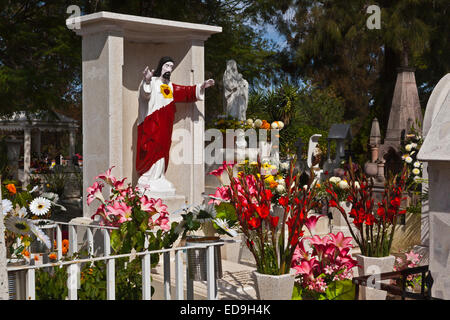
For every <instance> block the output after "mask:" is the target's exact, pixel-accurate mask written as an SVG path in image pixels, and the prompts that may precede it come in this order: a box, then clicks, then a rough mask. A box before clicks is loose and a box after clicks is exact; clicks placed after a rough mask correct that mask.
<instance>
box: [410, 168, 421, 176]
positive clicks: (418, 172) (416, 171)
mask: <svg viewBox="0 0 450 320" xmlns="http://www.w3.org/2000/svg"><path fill="white" fill-rule="evenodd" d="M412 173H414V174H415V175H416V176H417V175H419V174H420V170H419V169H417V168H414V169H413V170H412Z"/></svg>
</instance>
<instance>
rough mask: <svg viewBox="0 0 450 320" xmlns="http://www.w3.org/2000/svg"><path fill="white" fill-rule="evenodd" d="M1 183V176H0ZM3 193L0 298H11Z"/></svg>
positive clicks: (0, 220) (0, 232)
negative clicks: (7, 269) (7, 267)
mask: <svg viewBox="0 0 450 320" xmlns="http://www.w3.org/2000/svg"><path fill="white" fill-rule="evenodd" d="M0 185H1V178H0ZM2 212H3V207H2V194H1V192H0V300H8V299H9V288H8V272H7V271H6V264H7V262H6V246H5V225H4V223H3V213H2Z"/></svg>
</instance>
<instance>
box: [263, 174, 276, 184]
mask: <svg viewBox="0 0 450 320" xmlns="http://www.w3.org/2000/svg"><path fill="white" fill-rule="evenodd" d="M265 180H266V182H268V183H273V182H275V179H274V178H273V175H268V176H267V177H266V179H265Z"/></svg>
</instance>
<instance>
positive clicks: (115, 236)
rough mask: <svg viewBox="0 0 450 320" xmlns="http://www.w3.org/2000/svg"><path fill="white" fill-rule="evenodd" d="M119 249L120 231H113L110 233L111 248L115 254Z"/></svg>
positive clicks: (120, 245)
mask: <svg viewBox="0 0 450 320" xmlns="http://www.w3.org/2000/svg"><path fill="white" fill-rule="evenodd" d="M121 247H122V239H121V234H120V231H119V230H113V231H112V232H111V248H113V250H114V251H115V252H118V251H119V250H120V248H121Z"/></svg>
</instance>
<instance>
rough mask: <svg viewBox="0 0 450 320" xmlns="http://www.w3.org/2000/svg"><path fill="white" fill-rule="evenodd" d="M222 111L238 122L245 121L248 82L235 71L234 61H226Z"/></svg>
mask: <svg viewBox="0 0 450 320" xmlns="http://www.w3.org/2000/svg"><path fill="white" fill-rule="evenodd" d="M223 87H224V101H223V103H224V109H225V110H224V111H225V114H226V115H227V116H231V117H233V118H235V119H238V120H241V121H242V120H245V119H246V111H247V105H248V82H247V80H245V79H244V78H243V77H242V74H240V73H239V72H238V70H237V64H236V61H234V60H228V61H227V68H226V70H225V72H224V74H223Z"/></svg>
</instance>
